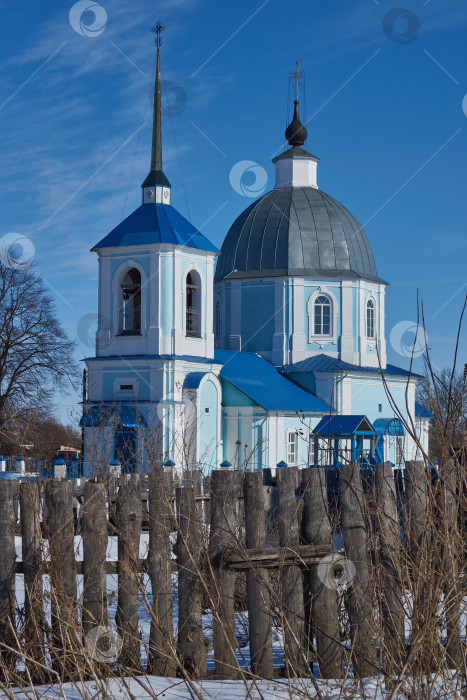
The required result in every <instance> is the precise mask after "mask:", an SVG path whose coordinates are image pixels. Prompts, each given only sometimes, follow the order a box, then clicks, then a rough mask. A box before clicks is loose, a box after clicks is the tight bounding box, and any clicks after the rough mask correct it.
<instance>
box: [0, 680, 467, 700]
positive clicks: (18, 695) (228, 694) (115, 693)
mask: <svg viewBox="0 0 467 700" xmlns="http://www.w3.org/2000/svg"><path fill="white" fill-rule="evenodd" d="M410 685H411V684H409V685H408V686H407V687H406V691H407V690H408V689H409V688H410ZM190 686H191V687H190ZM462 687H463V683H462V680H461V679H460V678H454V677H450V678H441V677H438V678H436V677H435V678H429V679H427V684H426V690H427V691H428V694H427V695H426V696H425V694H423V696H422V695H421V694H418V693H417V695H411V694H409V697H429V698H431V700H455V699H456V698H459V699H461V698H462V697H463V695H462ZM391 692H392V690H391V689H386V688H385V687H384V685H383V684H382V683H381V682H380V681H378V680H377V679H373V678H368V679H365V680H364V681H362V683H357V682H354V681H350V680H349V681H321V680H314V681H313V680H304V679H291V680H290V681H289V680H287V679H277V680H274V681H252V680H247V679H245V680H239V681H203V682H199V683H190V684H188V683H187V682H186V681H184V680H182V679H179V678H162V677H156V676H138V677H136V678H112V679H101V680H99V682H97V681H88V682H86V683H83V684H72V683H64V684H63V685H47V686H35V688H34V694H33V692H32V691H31V690H30V691H27V690H26V691H23V690H20V689H17V688H16V689H14V690H12V691H10V693H9V694H8V695H5V694H2V693H0V698H7V697H8V698H10V699H11V698H15V700H30V699H31V698H33V697H35V698H36V699H39V698H40V699H41V700H42V698H47V700H59V698H60V699H62V700H63V698H65V699H66V700H82V698H83V697H89V698H96V699H97V698H103V697H105V698H111V699H113V698H115V699H116V700H130V699H131V700H146V699H149V698H164V700H171V699H172V698H174V699H177V700H185V699H186V700H194V698H196V697H201V698H203V699H204V698H206V699H208V698H209V699H210V700H214V699H215V698H219V699H221V698H222V699H227V700H243V699H246V698H254V699H255V700H256V698H258V700H273V699H274V700H279V699H281V698H289V700H290V698H320V700H341V699H342V700H346V699H347V698H349V699H350V698H352V699H353V700H388V698H389V697H390V695H391ZM419 692H423V691H422V690H421V689H419ZM407 697H408V694H407V692H404V689H402V690H401V691H400V692H397V693H396V695H395V696H394V700H406V699H407Z"/></svg>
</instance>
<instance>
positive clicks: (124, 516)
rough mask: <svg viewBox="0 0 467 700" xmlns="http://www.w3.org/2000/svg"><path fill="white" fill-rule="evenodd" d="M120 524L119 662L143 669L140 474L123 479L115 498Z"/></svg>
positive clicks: (135, 668)
mask: <svg viewBox="0 0 467 700" xmlns="http://www.w3.org/2000/svg"><path fill="white" fill-rule="evenodd" d="M116 521H117V528H118V604H117V614H116V617H115V622H116V623H117V629H118V632H119V634H120V637H121V641H122V651H121V654H120V657H119V660H118V662H119V664H121V665H122V666H126V667H128V668H130V669H132V671H134V672H140V671H141V670H142V666H141V653H140V641H141V640H140V635H139V618H138V606H139V572H138V567H139V540H140V535H141V523H142V511H141V489H140V483H139V474H132V475H131V478H130V480H129V481H126V482H125V480H124V479H122V480H121V483H120V488H119V490H118V494H117V502H116Z"/></svg>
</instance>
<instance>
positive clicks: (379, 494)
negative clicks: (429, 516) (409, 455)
mask: <svg viewBox="0 0 467 700" xmlns="http://www.w3.org/2000/svg"><path fill="white" fill-rule="evenodd" d="M374 509H375V518H376V524H377V527H378V530H377V536H378V544H379V547H378V553H379V557H380V561H381V566H382V571H381V578H380V581H381V587H382V590H381V611H382V619H383V640H384V644H383V646H382V653H381V655H382V660H383V664H384V667H385V669H386V670H387V672H388V673H389V674H392V675H395V674H397V673H399V672H400V670H401V669H402V666H403V662H404V657H405V628H404V606H403V592H402V585H403V577H402V572H401V526H400V523H399V513H398V508H397V494H396V484H395V481H394V473H393V470H392V467H391V464H390V463H389V462H384V463H378V464H376V467H375V501H374Z"/></svg>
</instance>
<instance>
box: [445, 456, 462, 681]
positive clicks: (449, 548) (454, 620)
mask: <svg viewBox="0 0 467 700" xmlns="http://www.w3.org/2000/svg"><path fill="white" fill-rule="evenodd" d="M456 467H457V464H456V462H455V461H454V460H450V461H449V462H447V463H446V464H444V465H443V466H442V467H441V470H440V472H441V473H440V478H441V497H442V505H441V515H442V518H443V552H442V555H443V568H444V576H445V586H444V596H445V597H444V607H445V614H446V630H447V642H446V655H447V663H448V668H455V669H461V668H463V650H462V641H461V600H462V586H461V581H460V580H459V573H460V567H459V559H460V556H462V555H461V554H460V553H461V552H462V549H463V547H464V546H465V543H464V542H463V541H462V539H461V538H460V536H459V528H458V525H457V519H458V510H459V508H458V503H459V502H458V492H459V489H458V480H457V474H456Z"/></svg>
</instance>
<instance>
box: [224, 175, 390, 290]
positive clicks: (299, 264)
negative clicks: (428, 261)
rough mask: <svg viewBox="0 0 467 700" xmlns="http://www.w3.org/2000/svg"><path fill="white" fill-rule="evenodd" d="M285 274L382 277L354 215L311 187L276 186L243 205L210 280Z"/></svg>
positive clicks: (377, 279) (378, 280) (319, 276)
mask: <svg viewBox="0 0 467 700" xmlns="http://www.w3.org/2000/svg"><path fill="white" fill-rule="evenodd" d="M287 275H288V276H303V277H313V278H315V279H321V278H325V279H329V278H331V279H353V278H363V279H367V280H373V281H377V282H383V280H381V279H380V278H379V277H378V273H377V270H376V265H375V261H374V258H373V253H372V250H371V247H370V244H369V242H368V239H367V237H366V235H365V233H364V231H363V229H362V227H361V226H360V224H359V223H358V221H357V220H356V218H355V217H354V216H353V215H352V214H351V213H350V212H349V211H348V210H347V209H346V208H345V207H343V206H342V204H339V202H337V201H336V200H335V199H333V198H332V197H330V196H329V195H328V194H326V193H325V192H322V191H321V190H318V189H315V188H314V187H285V188H277V189H274V190H272V191H271V192H268V193H267V194H265V195H263V197H261V198H260V199H258V200H257V201H256V202H253V204H252V205H251V206H249V207H248V208H247V209H245V211H244V212H242V214H240V216H239V217H238V218H237V219H236V220H235V221H234V223H233V224H232V226H231V227H230V229H229V232H228V233H227V236H226V237H225V240H224V243H223V245H222V248H221V255H220V257H219V258H218V261H217V267H216V274H215V280H216V281H219V280H222V279H224V278H225V277H227V276H228V277H229V279H238V278H246V277H279V276H287Z"/></svg>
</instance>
